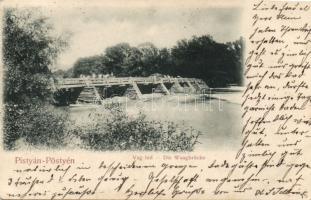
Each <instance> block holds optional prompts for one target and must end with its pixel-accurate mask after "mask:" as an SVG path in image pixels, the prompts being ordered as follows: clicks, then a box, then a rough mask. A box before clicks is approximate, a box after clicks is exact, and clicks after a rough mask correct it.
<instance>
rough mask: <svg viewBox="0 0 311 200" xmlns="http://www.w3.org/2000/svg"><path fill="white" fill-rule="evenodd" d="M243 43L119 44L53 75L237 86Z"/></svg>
mask: <svg viewBox="0 0 311 200" xmlns="http://www.w3.org/2000/svg"><path fill="white" fill-rule="evenodd" d="M242 53H243V39H242V38H240V39H238V40H236V41H234V42H227V43H219V42H216V41H215V40H213V38H212V37H211V36H210V35H203V36H199V37H198V36H193V37H192V38H191V39H183V40H179V41H178V42H177V44H176V45H174V46H173V47H172V48H157V47H156V46H155V45H154V44H152V43H149V42H148V43H143V44H140V45H138V46H130V45H129V44H128V43H119V44H116V45H114V46H111V47H108V48H106V49H105V50H104V53H103V54H101V55H94V56H91V57H84V58H79V59H78V60H77V61H76V62H75V63H74V65H73V67H72V68H70V69H69V70H67V71H63V70H58V71H56V72H55V73H54V74H55V75H58V76H62V77H65V78H66V77H79V76H80V75H81V74H83V75H91V74H93V73H95V74H113V75H114V76H118V77H125V76H132V77H133V76H150V75H153V74H158V73H159V74H165V75H170V76H174V77H176V76H181V77H194V78H200V79H202V80H204V81H205V82H206V83H207V84H208V85H209V86H211V87H224V86H227V85H229V84H236V85H241V84H242V83H243V80H242V70H243V69H242Z"/></svg>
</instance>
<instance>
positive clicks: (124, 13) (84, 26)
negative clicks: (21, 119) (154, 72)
mask: <svg viewBox="0 0 311 200" xmlns="http://www.w3.org/2000/svg"><path fill="white" fill-rule="evenodd" d="M241 12H242V9H240V8H237V7H234V8H195V7H192V8H185V7H178V6H176V7H174V8H171V7H170V8H167V7H149V8H148V7H147V8H128V7H123V8H117V7H110V8H96V7H92V8H90V7H88V8H70V9H68V8H67V9H64V8H62V9H60V8H55V9H49V10H45V11H44V14H45V15H47V16H48V17H50V19H51V21H52V23H53V24H54V26H55V28H56V30H57V31H59V32H71V33H72V35H71V37H70V43H69V45H70V46H69V48H68V49H67V50H66V51H65V52H64V53H62V55H61V56H60V57H59V60H58V63H57V67H58V68H62V69H68V68H69V67H72V65H73V64H74V62H75V61H76V60H77V59H78V58H80V57H87V56H92V55H98V54H102V53H104V50H105V48H106V47H108V46H112V45H115V44H117V43H120V42H127V43H129V44H130V45H133V46H136V45H138V44H141V43H144V42H152V43H153V44H155V45H156V46H157V47H168V48H170V47H172V46H173V45H175V44H176V41H178V40H180V39H184V38H187V39H189V38H191V37H192V36H193V35H197V36H200V35H204V34H210V35H212V36H213V38H214V39H215V40H216V41H219V42H227V41H234V40H236V39H238V38H239V37H240V36H241V28H240V25H241V24H240V23H241V20H242V19H241V18H242V13H241Z"/></svg>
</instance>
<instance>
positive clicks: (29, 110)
mask: <svg viewBox="0 0 311 200" xmlns="http://www.w3.org/2000/svg"><path fill="white" fill-rule="evenodd" d="M65 47H66V41H65V39H64V38H63V37H62V36H57V35H54V33H53V27H52V26H51V25H50V24H49V23H48V22H47V18H45V17H43V16H42V15H41V13H40V11H39V10H37V9H19V10H17V9H6V10H5V12H4V29H3V58H4V59H3V60H4V70H5V88H4V103H5V116H4V146H5V148H6V149H13V148H14V142H15V141H16V140H18V139H19V138H22V137H23V138H25V139H26V141H27V142H29V143H31V144H38V143H42V144H46V145H47V146H50V145H52V144H53V145H55V144H61V141H62V137H63V135H62V134H63V132H62V130H63V127H64V124H63V120H62V119H61V118H60V117H59V116H57V115H54V114H52V113H53V112H49V111H50V109H51V108H49V107H47V106H46V104H45V102H47V101H48V98H49V96H50V89H49V84H50V80H49V78H50V77H51V75H52V74H51V72H50V69H49V67H50V66H51V65H53V63H54V61H55V59H56V58H57V56H58V54H59V53H60V52H61V51H62V50H63V49H64V48H65ZM52 127H53V128H52ZM55 134H56V135H55Z"/></svg>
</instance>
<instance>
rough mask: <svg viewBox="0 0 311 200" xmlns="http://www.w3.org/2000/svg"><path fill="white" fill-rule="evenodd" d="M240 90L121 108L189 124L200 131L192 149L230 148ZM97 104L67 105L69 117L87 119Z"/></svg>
mask: <svg viewBox="0 0 311 200" xmlns="http://www.w3.org/2000/svg"><path fill="white" fill-rule="evenodd" d="M240 96H241V93H239V92H234V93H222V94H220V93H217V94H212V95H211V96H210V97H211V98H202V96H201V97H200V96H193V95H191V96H190V95H175V96H163V97H161V98H155V97H148V98H146V99H145V100H144V101H138V100H135V101H130V100H127V99H126V100H124V98H116V99H114V101H115V102H120V101H123V105H124V108H125V110H126V112H127V113H128V114H129V115H130V116H135V115H137V114H138V113H139V112H142V113H144V114H145V115H146V117H147V119H150V120H157V121H172V122H175V123H177V124H179V125H181V126H184V127H192V128H194V129H195V130H198V131H200V132H201V133H202V135H201V136H200V137H199V142H200V143H199V144H197V145H196V147H195V151H206V150H218V149H222V150H233V149H237V148H238V146H239V144H240V142H241V130H242V121H241V120H242V119H241V115H242V111H241V104H240V102H239V100H240V99H241V98H240ZM99 107H100V106H82V107H70V109H69V112H70V118H71V119H72V120H74V121H75V122H76V123H77V124H84V123H88V121H89V120H90V117H89V116H90V114H91V113H94V112H96V111H98V110H99Z"/></svg>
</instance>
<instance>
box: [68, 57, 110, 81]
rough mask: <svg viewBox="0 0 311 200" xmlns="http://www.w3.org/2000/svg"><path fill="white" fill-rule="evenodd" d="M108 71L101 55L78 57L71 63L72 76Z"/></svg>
mask: <svg viewBox="0 0 311 200" xmlns="http://www.w3.org/2000/svg"><path fill="white" fill-rule="evenodd" d="M93 73H95V74H106V73H110V72H109V70H108V68H107V67H106V64H105V58H104V56H102V55H97V56H91V57H86V58H80V59H78V60H77V61H76V62H75V64H74V65H73V76H74V77H79V76H80V75H81V74H83V75H91V74H93Z"/></svg>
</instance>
